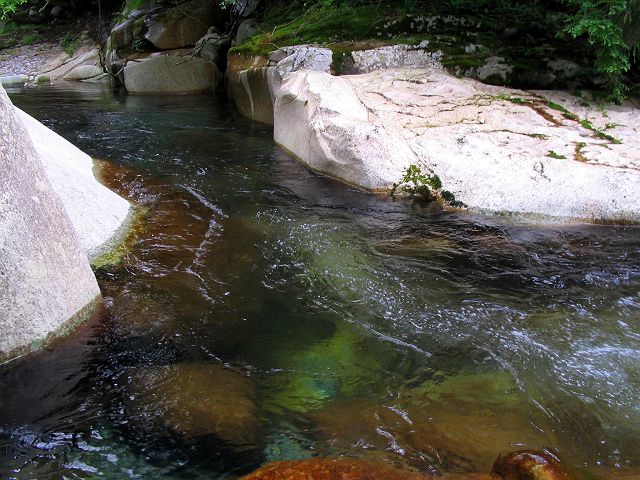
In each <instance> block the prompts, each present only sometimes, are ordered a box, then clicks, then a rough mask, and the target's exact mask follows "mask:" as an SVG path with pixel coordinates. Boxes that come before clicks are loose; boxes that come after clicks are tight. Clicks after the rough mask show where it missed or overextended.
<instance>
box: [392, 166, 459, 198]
mask: <svg viewBox="0 0 640 480" xmlns="http://www.w3.org/2000/svg"><path fill="white" fill-rule="evenodd" d="M397 192H404V193H407V194H409V195H410V196H412V197H413V196H415V197H419V198H420V199H423V200H432V199H433V198H434V196H436V197H439V198H440V199H442V201H443V202H444V203H447V204H449V205H451V206H453V207H462V206H464V205H463V204H462V203H461V202H458V201H457V200H456V197H455V195H454V194H453V193H451V192H450V191H448V190H443V189H442V181H441V180H440V177H438V176H437V175H436V174H434V173H424V172H423V171H422V169H421V168H420V167H419V166H418V165H413V164H412V165H409V166H408V167H407V169H406V170H405V171H404V175H403V177H402V180H400V183H394V184H393V188H392V189H391V195H392V196H393V195H395V194H396V193H397Z"/></svg>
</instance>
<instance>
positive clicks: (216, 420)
mask: <svg viewBox="0 0 640 480" xmlns="http://www.w3.org/2000/svg"><path fill="white" fill-rule="evenodd" d="M129 379H130V384H131V391H132V399H131V401H130V402H131V407H132V409H133V411H134V413H135V415H136V417H137V418H138V420H139V421H140V422H142V423H147V422H148V421H151V422H153V423H154V424H156V425H161V426H164V427H168V428H169V429H171V430H173V431H175V432H177V433H180V434H183V435H185V436H187V437H202V436H206V435H214V436H216V437H218V438H220V439H222V440H224V441H226V442H229V443H231V444H233V445H252V444H253V443H254V442H255V441H256V437H257V429H258V427H259V425H260V422H259V420H258V417H257V408H256V404H255V401H254V400H255V388H254V386H253V384H252V382H251V381H250V380H249V379H248V378H246V377H245V376H243V375H242V374H241V373H239V372H237V371H234V370H231V369H227V368H224V367H223V366H221V365H214V364H207V363H179V364H176V365H171V366H161V367H152V368H142V367H141V368H138V369H136V370H134V371H133V372H132V373H131V374H130V375H129Z"/></svg>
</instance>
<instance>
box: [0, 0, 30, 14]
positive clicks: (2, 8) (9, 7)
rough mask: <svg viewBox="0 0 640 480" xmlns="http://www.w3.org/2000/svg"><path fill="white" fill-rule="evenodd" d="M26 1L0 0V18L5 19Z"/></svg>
mask: <svg viewBox="0 0 640 480" xmlns="http://www.w3.org/2000/svg"><path fill="white" fill-rule="evenodd" d="M26 1H27V0H0V18H5V17H6V16H7V15H10V14H12V13H14V12H15V11H16V8H18V7H19V6H20V5H22V4H23V3H25V2H26Z"/></svg>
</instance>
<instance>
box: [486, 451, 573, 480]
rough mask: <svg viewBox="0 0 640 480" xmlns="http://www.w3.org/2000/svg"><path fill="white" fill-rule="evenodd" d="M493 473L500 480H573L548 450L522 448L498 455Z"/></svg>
mask: <svg viewBox="0 0 640 480" xmlns="http://www.w3.org/2000/svg"><path fill="white" fill-rule="evenodd" d="M493 473H494V474H496V475H499V476H500V478H501V479H502V480H575V479H576V477H574V476H573V475H571V474H570V473H569V472H568V471H567V469H566V468H565V467H564V466H563V465H562V463H561V462H560V459H559V458H558V457H557V456H556V455H554V454H553V453H551V452H549V451H544V452H536V451H532V450H523V451H520V452H513V453H510V454H508V455H505V456H500V457H498V459H497V460H496V463H495V464H494V465H493Z"/></svg>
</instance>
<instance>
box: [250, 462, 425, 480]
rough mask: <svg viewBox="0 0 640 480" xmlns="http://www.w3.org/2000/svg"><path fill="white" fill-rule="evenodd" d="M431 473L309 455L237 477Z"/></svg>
mask: <svg viewBox="0 0 640 480" xmlns="http://www.w3.org/2000/svg"><path fill="white" fill-rule="evenodd" d="M431 478H433V477H430V476H426V475H422V474H420V473H415V472H411V471H407V470H400V469H398V468H395V467H393V466H391V465H389V464H386V463H382V462H368V461H363V460H356V459H351V458H340V459H333V458H310V459H308V460H295V461H289V462H274V463H269V464H267V465H265V466H264V467H262V468H260V469H258V470H256V471H255V472H253V473H250V474H249V475H246V476H244V477H242V479H241V480H427V479H431Z"/></svg>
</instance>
